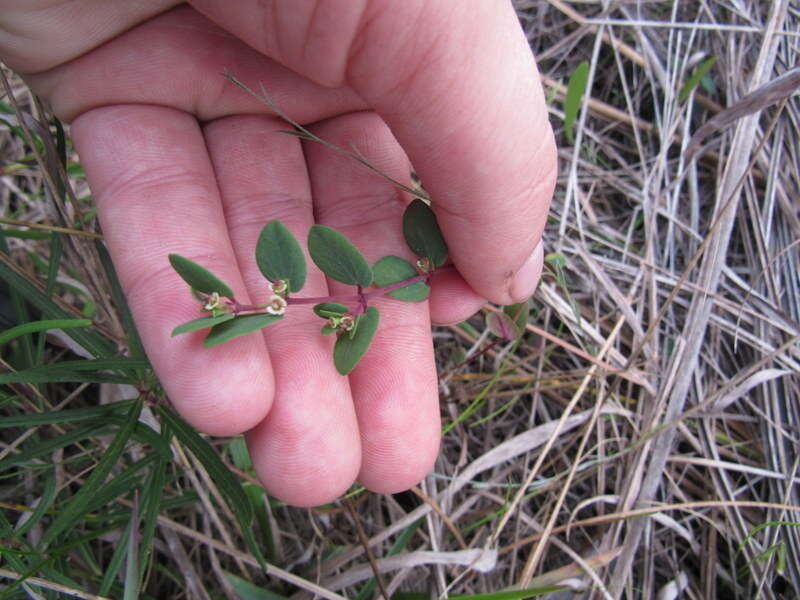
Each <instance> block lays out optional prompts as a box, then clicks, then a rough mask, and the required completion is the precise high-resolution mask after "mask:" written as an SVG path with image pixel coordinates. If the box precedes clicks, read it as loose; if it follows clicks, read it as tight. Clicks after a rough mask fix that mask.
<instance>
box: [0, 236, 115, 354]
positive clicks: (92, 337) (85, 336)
mask: <svg viewBox="0 0 800 600" xmlns="http://www.w3.org/2000/svg"><path fill="white" fill-rule="evenodd" d="M0 239H2V236H1V235H0ZM0 279H2V280H3V281H5V282H6V283H7V284H8V286H9V288H10V289H11V290H12V291H13V292H14V293H15V294H19V295H20V296H21V297H22V298H24V299H25V300H27V301H28V302H30V303H31V304H32V305H33V306H34V307H35V308H36V309H38V310H40V311H41V312H42V314H41V316H42V317H43V318H45V319H70V318H73V316H74V315H71V314H70V313H68V312H67V311H65V310H62V309H61V308H60V307H59V306H58V305H57V304H55V303H54V302H53V300H52V299H51V298H49V297H48V296H47V294H45V293H44V292H42V291H41V290H39V289H38V288H37V287H36V286H35V285H33V284H32V283H31V282H30V281H28V280H27V279H26V278H25V277H24V276H23V275H22V274H20V272H18V271H17V270H16V267H15V265H14V264H13V263H12V262H11V261H10V260H8V257H7V256H6V255H5V254H0ZM66 333H67V335H68V336H69V337H71V338H72V339H73V340H75V341H76V342H77V343H78V344H80V345H81V346H82V347H83V348H85V349H86V350H88V351H89V352H91V353H92V354H93V355H94V356H102V357H109V356H114V354H116V352H117V349H116V347H115V346H114V345H113V344H111V343H110V342H109V341H108V340H106V339H105V338H104V337H103V336H101V335H100V334H99V333H98V331H97V330H95V329H94V328H92V327H77V328H74V329H68V330H66Z"/></svg>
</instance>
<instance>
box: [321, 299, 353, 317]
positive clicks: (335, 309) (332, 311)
mask: <svg viewBox="0 0 800 600" xmlns="http://www.w3.org/2000/svg"><path fill="white" fill-rule="evenodd" d="M311 310H313V311H314V314H315V315H317V316H318V317H322V318H323V319H327V318H329V317H341V316H342V315H344V314H347V313H348V312H349V311H350V307H349V306H346V305H344V304H339V303H338V302H320V303H319V304H315V305H314V308H312V309H311Z"/></svg>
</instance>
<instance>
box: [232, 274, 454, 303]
mask: <svg viewBox="0 0 800 600" xmlns="http://www.w3.org/2000/svg"><path fill="white" fill-rule="evenodd" d="M453 268H454V267H453V265H447V266H445V267H439V268H438V269H434V270H433V271H429V272H427V273H421V274H419V275H414V277H409V278H408V279H404V280H403V281H398V282H397V283H393V284H391V285H387V286H385V287H382V288H376V289H374V290H369V291H366V292H365V291H364V289H363V288H362V287H361V286H358V294H338V295H333V296H316V297H312V298H294V297H291V296H290V297H288V298H286V304H320V303H322V302H338V303H340V304H345V303H354V302H357V303H358V305H359V306H358V308H359V313H362V312H365V311H366V310H367V306H368V305H369V301H370V299H372V298H376V297H378V296H383V295H384V294H388V293H389V292H393V291H395V290H399V289H401V288H404V287H408V286H409V285H414V284H415V283H417V282H419V281H424V282H425V283H427V282H428V280H429V279H430V278H431V277H432V276H433V275H434V274H436V273H441V272H442V271H448V270H450V269H453ZM228 304H230V306H231V307H232V308H233V312H234V313H236V314H239V313H242V312H253V311H261V310H264V308H265V307H264V306H259V305H257V304H242V303H240V302H239V301H237V300H236V299H235V298H230V299H228Z"/></svg>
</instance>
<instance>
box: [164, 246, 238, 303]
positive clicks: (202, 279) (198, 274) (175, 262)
mask: <svg viewBox="0 0 800 600" xmlns="http://www.w3.org/2000/svg"><path fill="white" fill-rule="evenodd" d="M169 263H170V264H171V265H172V268H173V269H175V271H176V272H177V273H178V275H180V276H181V278H182V279H183V280H184V281H185V282H186V283H188V284H189V285H190V286H191V287H192V289H195V290H197V291H198V292H203V293H204V294H213V293H214V292H217V293H218V294H219V295H220V296H225V297H227V298H233V290H231V288H230V287H229V286H228V284H227V283H225V282H224V281H222V280H221V279H220V278H219V277H217V276H216V275H214V274H213V273H212V272H211V271H209V270H208V269H206V268H205V267H203V266H200V265H199V264H197V263H196V262H194V261H193V260H189V259H188V258H185V257H183V256H181V255H180V254H170V255H169Z"/></svg>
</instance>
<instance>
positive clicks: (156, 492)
mask: <svg viewBox="0 0 800 600" xmlns="http://www.w3.org/2000/svg"><path fill="white" fill-rule="evenodd" d="M164 442H165V443H169V442H168V441H167V439H166V438H164ZM167 464H168V462H167V461H166V460H159V461H157V462H156V464H155V465H153V468H152V470H151V471H150V474H149V476H148V478H147V481H146V482H145V485H144V489H143V490H142V516H141V522H142V537H141V540H140V541H139V585H140V587H144V585H145V581H146V579H147V572H148V570H149V565H150V559H151V557H152V554H153V542H154V540H155V533H156V527H157V526H158V515H159V511H160V509H161V498H162V495H163V493H164V485H165V484H166V481H167Z"/></svg>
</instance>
